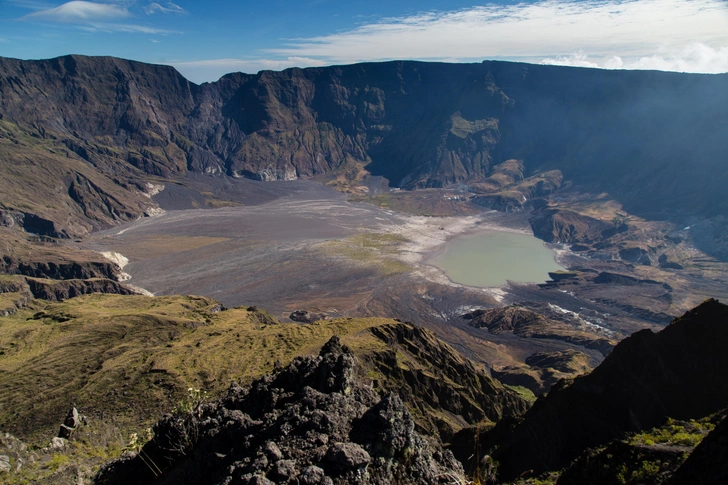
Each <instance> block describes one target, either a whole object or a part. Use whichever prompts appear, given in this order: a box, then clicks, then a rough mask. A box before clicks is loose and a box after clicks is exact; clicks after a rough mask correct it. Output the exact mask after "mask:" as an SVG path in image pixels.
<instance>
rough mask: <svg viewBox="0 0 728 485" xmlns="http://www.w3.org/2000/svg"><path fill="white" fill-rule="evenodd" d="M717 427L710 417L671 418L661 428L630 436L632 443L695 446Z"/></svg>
mask: <svg viewBox="0 0 728 485" xmlns="http://www.w3.org/2000/svg"><path fill="white" fill-rule="evenodd" d="M714 427H715V425H714V424H713V423H711V422H710V421H709V419H708V418H706V419H701V420H700V421H696V420H694V419H691V420H690V421H676V420H674V419H669V420H668V422H667V423H666V424H665V425H664V426H661V427H659V428H653V429H651V430H648V431H643V432H641V433H637V434H635V435H633V436H632V437H631V438H629V440H628V442H629V443H630V444H632V445H647V446H652V445H655V444H668V445H674V446H689V447H691V448H693V447H695V446H697V445H698V443H700V442H701V441H702V440H703V438H705V436H706V435H707V434H708V433H709V432H710V431H711V430H712V429H713V428H714Z"/></svg>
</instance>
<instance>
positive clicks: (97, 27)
mask: <svg viewBox="0 0 728 485" xmlns="http://www.w3.org/2000/svg"><path fill="white" fill-rule="evenodd" d="M81 28H82V29H84V30H86V31H89V32H125V33H128V34H156V35H166V34H179V32H177V31H174V30H166V29H158V28H156V27H149V26H147V25H135V24H116V23H102V22H92V23H89V24H88V25H83V26H81Z"/></svg>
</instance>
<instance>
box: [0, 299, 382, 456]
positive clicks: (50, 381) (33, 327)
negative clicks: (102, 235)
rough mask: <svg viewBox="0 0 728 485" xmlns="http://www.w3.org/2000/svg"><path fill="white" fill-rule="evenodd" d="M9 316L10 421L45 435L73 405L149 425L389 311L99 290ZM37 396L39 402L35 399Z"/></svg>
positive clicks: (352, 338)
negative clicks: (223, 306) (224, 305)
mask: <svg viewBox="0 0 728 485" xmlns="http://www.w3.org/2000/svg"><path fill="white" fill-rule="evenodd" d="M37 310H38V309H37V308H36V309H33V310H22V311H20V312H18V313H17V314H16V315H12V316H9V317H4V318H1V319H0V348H2V349H3V351H4V355H3V358H2V359H1V360H0V385H2V386H3V388H4V389H10V390H11V391H12V392H4V393H2V395H0V429H2V430H3V431H9V432H11V433H13V434H16V435H19V436H23V437H24V438H26V439H30V440H31V441H36V440H37V441H39V442H44V441H46V440H47V439H49V437H50V436H53V435H54V434H55V432H56V431H57V427H58V425H59V423H60V422H62V420H63V418H64V416H65V413H66V412H67V411H68V408H69V406H70V405H71V403H75V404H76V406H77V407H78V408H79V410H80V411H81V412H82V413H83V414H86V415H87V416H88V417H89V419H90V420H92V421H93V420H94V419H98V417H100V416H101V415H111V416H113V417H114V424H115V426H116V427H117V428H119V429H122V430H134V429H140V428H143V427H145V426H148V425H149V424H150V423H151V422H152V421H154V420H156V419H157V418H158V416H159V415H160V414H162V413H164V412H168V411H170V410H171V408H172V407H173V405H174V403H177V402H180V401H181V400H183V399H185V398H186V396H187V392H188V391H187V390H188V389H189V388H190V387H192V388H194V389H201V390H202V391H207V392H209V393H210V394H211V395H214V394H215V393H217V392H219V391H221V390H223V389H225V388H226V387H227V386H228V385H229V384H230V382H231V381H242V382H245V381H249V380H250V379H252V378H254V377H257V376H260V375H261V374H263V373H265V372H266V371H270V370H271V369H272V368H273V366H274V364H275V363H276V362H280V363H282V364H284V365H285V364H287V363H288V362H290V360H291V359H292V358H293V357H295V356H296V355H301V354H309V353H315V352H316V351H318V348H319V347H320V346H321V345H323V343H324V342H326V340H328V339H329V338H330V337H331V336H332V335H334V334H338V335H340V336H341V337H342V339H343V340H344V341H345V342H346V343H348V344H349V345H350V346H352V347H353V348H362V347H368V348H372V346H374V347H377V344H376V339H374V338H373V337H372V336H371V335H369V334H368V333H367V334H364V335H362V336H357V335H356V334H357V333H358V332H361V331H362V330H365V329H366V328H369V327H371V326H376V325H381V324H382V323H388V322H391V320H387V319H340V320H330V321H321V322H317V323H315V324H312V325H298V324H270V322H271V321H275V320H274V319H272V318H265V314H264V313H262V312H260V311H258V310H256V309H252V308H251V309H244V308H235V309H231V310H227V311H218V310H219V304H218V303H217V302H215V301H214V300H211V299H208V298H200V297H194V296H172V297H158V298H152V297H145V296H137V295H135V296H120V295H103V294H92V295H86V296H82V297H77V298H72V299H70V300H67V301H65V302H62V303H54V304H50V305H46V306H45V307H44V308H42V309H41V310H40V311H37ZM29 403H30V405H29Z"/></svg>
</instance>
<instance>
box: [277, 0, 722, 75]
mask: <svg viewBox="0 0 728 485" xmlns="http://www.w3.org/2000/svg"><path fill="white" fill-rule="evenodd" d="M727 48H728V4H726V2H725V1H724V0H692V1H686V0H626V1H619V0H606V1H597V0H590V1H584V2H575V1H558V0H547V1H543V2H539V3H533V4H526V3H521V4H517V5H510V6H495V5H489V6H482V7H473V8H469V9H464V10H458V11H450V12H425V13H420V14H417V15H413V16H408V17H399V18H389V19H383V20H381V21H379V22H376V23H369V24H365V25H361V26H359V27H357V28H355V29H353V30H348V31H344V32H338V33H335V34H331V35H325V36H319V37H312V38H306V39H293V40H290V41H288V42H287V45H285V46H284V47H282V48H278V49H270V50H268V51H267V52H268V53H269V54H275V55H281V56H287V57H304V58H310V59H317V60H321V61H324V62H325V63H327V64H333V63H350V62H360V61H377V60H388V59H423V60H449V61H458V60H461V61H466V60H476V59H493V58H502V59H518V60H526V61H529V62H541V61H544V62H549V63H561V64H569V65H588V66H590V67H612V68H643V69H647V68H649V69H665V70H681V71H691V72H725V71H726V70H728V69H726V68H725V64H724V61H725V55H726V54H725V52H726V49H727Z"/></svg>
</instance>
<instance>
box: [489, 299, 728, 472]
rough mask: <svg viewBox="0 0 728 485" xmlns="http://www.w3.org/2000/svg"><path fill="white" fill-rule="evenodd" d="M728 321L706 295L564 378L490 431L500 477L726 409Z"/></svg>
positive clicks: (725, 310) (726, 311)
mask: <svg viewBox="0 0 728 485" xmlns="http://www.w3.org/2000/svg"><path fill="white" fill-rule="evenodd" d="M727 322H728V306H726V305H723V304H721V303H719V302H717V301H716V300H708V301H706V302H705V303H703V304H702V305H700V306H699V307H697V308H695V309H694V310H692V311H690V312H688V313H686V314H685V315H684V316H683V317H681V318H678V319H675V320H674V321H673V322H672V323H671V324H670V325H669V326H668V327H666V328H665V329H664V330H662V331H661V332H659V333H656V334H655V333H652V332H651V331H650V330H643V331H640V332H637V333H635V334H633V335H632V336H631V337H628V338H627V339H625V340H623V341H622V342H620V343H619V344H618V345H617V346H616V347H615V348H614V350H613V351H612V352H611V354H609V356H607V358H606V359H605V360H604V362H602V364H600V365H599V366H598V367H597V368H596V369H594V371H593V372H592V373H590V374H589V375H587V376H584V377H579V378H576V379H575V380H574V381H573V382H571V383H569V382H566V381H562V383H561V384H559V385H557V386H555V387H554V388H552V389H551V391H550V392H549V394H548V395H547V396H546V397H544V398H541V399H539V400H538V401H537V402H536V403H535V404H534V406H533V407H532V408H531V409H530V410H529V411H528V413H526V415H525V416H524V419H523V421H522V422H521V423H520V424H518V425H517V426H515V427H514V428H513V429H512V430H510V431H505V427H503V426H502V427H501V428H502V429H500V430H498V429H496V430H494V432H493V434H492V435H491V438H493V437H495V436H500V438H498V439H497V441H499V442H500V444H499V446H498V450H497V451H496V452H495V453H494V455H493V457H494V458H495V459H496V460H498V461H499V462H500V463H501V469H500V471H501V477H502V478H503V479H505V480H512V479H514V478H515V477H517V476H519V475H521V474H522V473H524V472H526V471H529V472H532V473H533V472H535V473H540V472H544V471H548V470H557V469H560V468H563V467H565V466H566V465H568V464H569V463H570V462H571V461H572V460H573V459H574V458H576V457H577V456H579V455H580V454H581V453H582V452H583V451H584V450H586V449H587V448H591V447H597V446H600V445H605V444H607V443H609V442H610V441H612V440H615V439H617V438H620V437H621V436H623V435H624V434H625V433H627V432H630V431H631V432H635V431H640V430H644V429H649V428H653V427H655V426H659V425H661V424H663V423H664V422H665V420H666V419H667V418H668V417H669V418H675V419H680V420H690V419H698V418H702V417H705V416H708V415H710V414H712V413H715V412H717V411H719V410H721V409H723V408H725V407H726V405H728V386H726V383H727V382H728V354H726V352H725V345H726V342H728V325H726V323H727ZM499 433H506V434H499ZM484 440H485V441H487V438H485V439H484Z"/></svg>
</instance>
